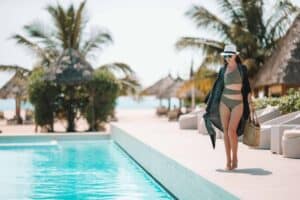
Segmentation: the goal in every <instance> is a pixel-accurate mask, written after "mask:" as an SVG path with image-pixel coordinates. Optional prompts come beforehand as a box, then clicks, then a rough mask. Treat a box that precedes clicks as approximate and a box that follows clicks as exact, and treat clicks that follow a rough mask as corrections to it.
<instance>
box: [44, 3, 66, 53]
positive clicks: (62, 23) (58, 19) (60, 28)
mask: <svg viewBox="0 0 300 200" xmlns="http://www.w3.org/2000/svg"><path fill="white" fill-rule="evenodd" d="M47 11H48V13H49V14H50V15H51V16H52V19H53V21H54V24H55V28H56V32H57V35H56V37H57V39H58V40H59V41H61V43H62V47H63V49H67V48H68V47H69V43H70V41H69V39H68V37H69V33H70V30H68V28H69V27H68V26H67V16H66V13H65V11H64V9H63V8H62V7H61V6H60V5H57V7H54V6H51V5H50V6H48V7H47Z"/></svg>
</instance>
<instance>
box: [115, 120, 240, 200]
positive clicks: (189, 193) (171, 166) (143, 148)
mask: <svg viewBox="0 0 300 200" xmlns="http://www.w3.org/2000/svg"><path fill="white" fill-rule="evenodd" d="M111 137H112V139H113V140H114V141H115V142H116V143H117V144H118V145H120V146H121V147H122V148H123V149H124V150H125V151H126V152H127V153H128V154H129V155H130V156H131V157H132V158H133V159H134V160H135V161H136V162H138V163H139V165H141V166H142V167H143V169H145V171H147V172H148V173H149V174H151V176H152V177H154V179H155V180H157V181H158V182H159V183H160V184H161V185H163V186H164V187H165V188H166V189H167V191H169V192H170V193H171V194H172V195H173V196H175V197H176V198H177V199H188V200H199V199H238V197H236V196H235V195H233V194H232V193H230V192H228V191H225V190H224V189H223V188H221V187H220V186H218V185H216V184H214V183H213V182H211V181H209V180H207V179H205V178H203V177H201V176H200V175H198V174H196V173H195V172H194V171H192V170H190V169H188V168H187V167H185V166H183V165H182V164H180V163H178V162H177V161H175V160H174V159H172V158H170V157H168V156H166V155H164V154H163V153H161V152H159V151H157V150H156V149H155V148H153V147H151V146H149V145H148V144H146V143H144V142H143V141H141V140H139V139H138V138H135V137H134V136H132V135H131V134H129V133H127V132H126V131H125V130H124V129H121V128H119V127H118V126H116V125H114V124H112V125H111ZM153 160H155V162H153Z"/></svg>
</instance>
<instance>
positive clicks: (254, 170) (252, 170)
mask: <svg viewBox="0 0 300 200" xmlns="http://www.w3.org/2000/svg"><path fill="white" fill-rule="evenodd" d="M216 171H217V172H224V173H238V174H249V175H254V176H266V175H270V174H272V172H271V171H268V170H264V169H261V168H246V169H235V170H231V171H228V170H224V169H217V170H216Z"/></svg>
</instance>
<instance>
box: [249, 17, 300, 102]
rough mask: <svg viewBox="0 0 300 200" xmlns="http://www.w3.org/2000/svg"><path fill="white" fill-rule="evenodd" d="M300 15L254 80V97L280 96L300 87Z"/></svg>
mask: <svg viewBox="0 0 300 200" xmlns="http://www.w3.org/2000/svg"><path fill="white" fill-rule="evenodd" d="M299 76H300V15H299V16H298V17H296V18H295V21H294V22H293V24H292V26H291V27H290V28H289V30H288V31H287V33H286V35H285V36H284V37H283V38H282V39H281V40H280V41H279V43H278V47H277V49H276V50H275V51H274V52H273V54H272V55H271V56H270V57H269V58H268V59H267V61H266V62H265V65H264V66H263V67H262V69H261V70H260V71H259V72H258V74H257V75H256V77H255V79H254V81H253V82H254V88H255V92H256V95H258V93H264V95H266V96H280V95H282V94H285V93H286V90H287V89H288V88H296V87H299V86H300V78H299Z"/></svg>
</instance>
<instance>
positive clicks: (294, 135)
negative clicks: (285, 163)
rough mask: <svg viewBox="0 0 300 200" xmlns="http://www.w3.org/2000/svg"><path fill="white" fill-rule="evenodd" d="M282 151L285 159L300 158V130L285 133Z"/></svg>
mask: <svg viewBox="0 0 300 200" xmlns="http://www.w3.org/2000/svg"><path fill="white" fill-rule="evenodd" d="M282 151H283V156H284V157H287V158H300V129H295V130H287V131H284V134H283V138H282Z"/></svg>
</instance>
